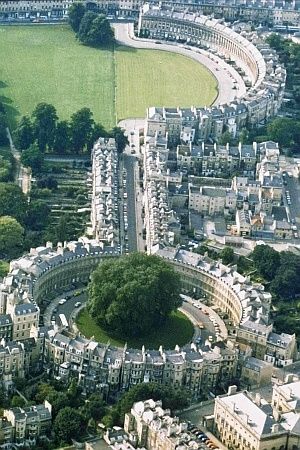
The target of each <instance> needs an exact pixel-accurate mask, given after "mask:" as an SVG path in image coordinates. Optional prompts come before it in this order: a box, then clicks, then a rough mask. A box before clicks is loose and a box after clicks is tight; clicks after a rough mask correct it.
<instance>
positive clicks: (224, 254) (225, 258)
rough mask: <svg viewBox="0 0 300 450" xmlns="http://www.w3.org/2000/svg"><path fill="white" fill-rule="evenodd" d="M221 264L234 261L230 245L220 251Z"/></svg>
mask: <svg viewBox="0 0 300 450" xmlns="http://www.w3.org/2000/svg"><path fill="white" fill-rule="evenodd" d="M220 257H221V259H222V263H223V264H231V263H233V261H234V251H233V249H232V248H231V247H224V248H223V250H222V251H221V253H220Z"/></svg>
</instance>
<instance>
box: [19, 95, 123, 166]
mask: <svg viewBox="0 0 300 450" xmlns="http://www.w3.org/2000/svg"><path fill="white" fill-rule="evenodd" d="M99 137H113V138H115V140H116V145H117V148H118V151H119V152H122V151H123V150H124V148H125V146H126V145H127V144H128V140H127V138H126V136H125V135H124V131H123V130H122V129H121V128H119V127H114V128H113V129H112V130H111V131H106V130H105V128H104V127H103V125H101V124H99V123H96V122H95V120H94V118H93V113H92V112H91V110H90V109H89V108H81V109H80V110H78V111H76V112H75V113H74V114H72V115H71V118H70V120H69V121H67V120H59V118H58V115H57V111H56V109H55V107H54V106H53V105H51V104H48V103H39V104H38V105H37V106H36V107H35V109H34V111H33V112H32V115H31V117H28V116H23V117H22V118H21V120H20V122H19V124H18V126H17V128H16V129H15V131H14V133H13V139H14V143H15V146H16V148H18V149H19V150H21V151H22V155H21V162H22V164H23V165H24V166H25V167H28V166H30V167H31V168H32V170H33V172H34V173H38V172H39V171H40V170H41V167H42V164H43V159H44V156H43V155H44V154H45V153H55V154H60V155H66V154H73V155H74V154H75V155H77V154H80V153H86V152H89V151H90V150H91V149H92V147H93V145H94V143H95V141H96V140H97V139H98V138H99Z"/></svg>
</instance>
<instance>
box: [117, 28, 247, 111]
mask: <svg viewBox="0 0 300 450" xmlns="http://www.w3.org/2000/svg"><path fill="white" fill-rule="evenodd" d="M113 26H114V29H115V37H116V40H117V42H118V43H119V44H120V45H125V46H128V47H134V48H145V49H155V50H165V51H169V52H173V53H179V54H181V55H184V56H187V57H189V58H191V59H194V60H195V61H198V62H199V63H201V64H202V65H204V66H205V67H206V68H207V69H208V70H210V71H211V72H212V74H213V75H214V77H215V78H216V80H217V82H218V89H219V93H218V96H217V98H216V100H215V101H214V104H223V103H229V102H231V101H233V100H234V99H235V98H239V97H242V96H243V95H245V93H246V86H245V83H244V81H243V79H242V77H241V76H240V75H239V74H238V73H237V71H236V70H234V68H233V67H231V66H230V65H229V64H226V63H225V61H223V59H221V58H219V57H218V56H216V55H212V54H210V53H209V52H207V51H205V50H202V49H199V48H197V47H187V46H181V45H178V44H177V43H165V42H161V43H158V42H159V41H155V40H151V39H140V38H136V37H135V36H134V32H133V24H132V23H114V24H113ZM234 81H235V83H234ZM234 86H235V87H236V89H235V88H234Z"/></svg>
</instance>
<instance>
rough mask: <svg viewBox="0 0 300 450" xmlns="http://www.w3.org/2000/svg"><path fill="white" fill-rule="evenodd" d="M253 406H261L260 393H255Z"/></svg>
mask: <svg viewBox="0 0 300 450" xmlns="http://www.w3.org/2000/svg"><path fill="white" fill-rule="evenodd" d="M255 404H256V405H257V406H260V405H261V396H260V393H259V392H257V393H256V394H255Z"/></svg>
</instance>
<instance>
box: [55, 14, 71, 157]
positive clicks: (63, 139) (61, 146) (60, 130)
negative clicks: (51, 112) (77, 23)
mask: <svg viewBox="0 0 300 450" xmlns="http://www.w3.org/2000/svg"><path fill="white" fill-rule="evenodd" d="M71 7H72V6H71ZM69 148H70V127H69V123H68V122H67V121H66V120H63V121H61V122H58V123H57V125H56V130H55V138H54V143H53V150H54V151H55V152H57V153H66V152H67V151H68V150H69Z"/></svg>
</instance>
